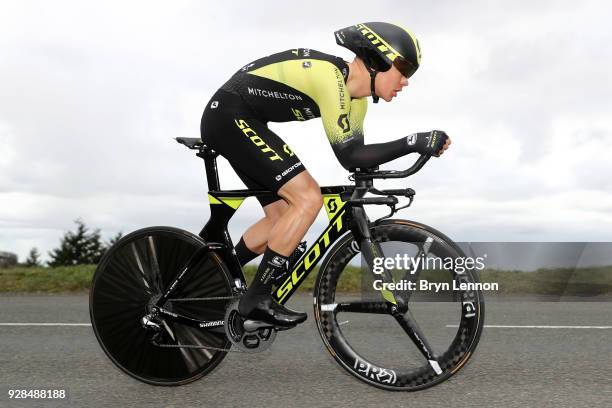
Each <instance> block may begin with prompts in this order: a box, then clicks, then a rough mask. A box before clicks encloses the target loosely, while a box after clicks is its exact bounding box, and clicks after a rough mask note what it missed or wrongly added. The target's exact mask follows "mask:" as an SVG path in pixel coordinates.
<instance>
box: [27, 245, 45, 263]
mask: <svg viewBox="0 0 612 408" xmlns="http://www.w3.org/2000/svg"><path fill="white" fill-rule="evenodd" d="M26 266H41V263H40V254H39V253H38V249H37V248H36V247H34V248H32V249H31V250H30V254H29V255H28V259H26Z"/></svg>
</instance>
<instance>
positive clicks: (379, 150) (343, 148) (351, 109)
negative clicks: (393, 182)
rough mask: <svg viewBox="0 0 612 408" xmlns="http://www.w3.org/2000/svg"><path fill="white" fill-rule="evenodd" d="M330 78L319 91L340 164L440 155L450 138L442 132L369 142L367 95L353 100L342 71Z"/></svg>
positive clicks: (347, 166)
mask: <svg viewBox="0 0 612 408" xmlns="http://www.w3.org/2000/svg"><path fill="white" fill-rule="evenodd" d="M334 69H335V71H334V73H335V78H333V77H332V76H329V77H327V78H326V79H328V81H327V82H328V83H323V82H325V81H322V84H321V85H323V86H321V87H320V88H319V92H317V97H318V98H317V99H318V104H319V110H320V112H321V119H322V120H323V126H324V128H325V133H326V134H327V138H328V140H329V143H330V144H331V145H332V148H333V150H334V153H335V154H336V157H337V158H338V161H339V162H340V164H341V165H342V166H343V167H344V168H345V169H347V170H353V169H355V168H358V167H359V168H370V167H374V166H378V165H379V164H382V163H386V162H389V161H391V160H395V159H397V158H398V157H402V156H405V155H407V154H409V153H412V152H419V153H427V154H432V155H437V153H438V151H440V150H441V149H442V146H443V145H444V142H445V141H446V139H447V138H448V137H447V136H446V134H445V133H444V132H442V131H432V132H424V133H414V134H412V135H410V136H408V137H406V136H404V137H401V138H399V139H397V140H393V141H390V142H386V143H374V144H369V145H366V144H365V143H364V138H363V122H364V119H365V115H366V112H367V109H368V102H367V99H366V98H355V99H351V98H350V96H349V93H348V89H346V85H345V84H344V81H342V79H341V78H342V77H341V76H340V75H341V74H340V71H339V70H338V69H337V68H334Z"/></svg>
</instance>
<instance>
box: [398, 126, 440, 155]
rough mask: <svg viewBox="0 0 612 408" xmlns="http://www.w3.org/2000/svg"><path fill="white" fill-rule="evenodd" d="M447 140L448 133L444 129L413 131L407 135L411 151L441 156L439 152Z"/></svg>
mask: <svg viewBox="0 0 612 408" xmlns="http://www.w3.org/2000/svg"><path fill="white" fill-rule="evenodd" d="M447 140H448V135H447V134H446V132H444V131H443V130H432V131H431V132H420V133H413V134H411V135H409V136H407V137H406V141H407V142H408V147H409V148H410V150H411V151H413V152H418V153H421V154H429V155H431V156H435V157H438V156H439V154H438V152H439V151H440V150H442V147H444V145H445V144H446V141H447Z"/></svg>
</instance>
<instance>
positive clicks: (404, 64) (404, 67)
mask: <svg viewBox="0 0 612 408" xmlns="http://www.w3.org/2000/svg"><path fill="white" fill-rule="evenodd" d="M393 66H395V68H397V70H398V71H399V72H401V73H402V75H403V76H405V77H406V78H410V77H411V76H412V75H413V74H414V73H415V72H416V70H417V69H418V68H419V67H418V66H416V67H415V66H414V65H413V64H412V63H411V62H410V61H408V60H407V59H406V58H404V57H400V56H397V57H395V59H394V60H393Z"/></svg>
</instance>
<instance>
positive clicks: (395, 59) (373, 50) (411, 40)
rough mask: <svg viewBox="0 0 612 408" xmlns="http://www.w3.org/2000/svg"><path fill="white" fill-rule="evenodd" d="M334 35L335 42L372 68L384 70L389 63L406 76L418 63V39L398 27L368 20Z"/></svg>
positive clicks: (412, 72) (419, 59) (417, 66)
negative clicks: (368, 21)
mask: <svg viewBox="0 0 612 408" xmlns="http://www.w3.org/2000/svg"><path fill="white" fill-rule="evenodd" d="M334 34H335V36H336V42H337V43H338V45H341V46H343V47H346V48H348V49H349V50H351V51H353V52H354V53H355V54H356V55H357V56H358V57H359V58H361V59H362V60H363V62H364V63H365V64H366V66H367V67H369V68H371V69H374V70H375V71H387V70H388V69H389V68H391V64H393V65H395V67H396V68H397V69H398V70H399V71H400V72H401V73H402V75H404V76H405V77H406V78H409V77H410V76H412V74H414V73H415V71H416V70H417V69H418V68H419V65H420V63H421V48H420V46H419V41H418V40H417V38H416V37H415V35H414V34H413V33H411V32H410V31H408V30H406V29H405V28H402V27H400V26H397V25H394V24H389V23H381V22H371V23H363V24H356V25H354V26H350V27H346V28H343V29H341V30H338V31H336V32H335V33H334Z"/></svg>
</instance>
